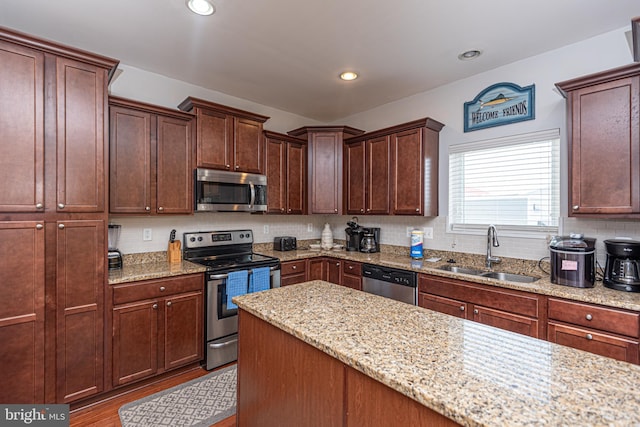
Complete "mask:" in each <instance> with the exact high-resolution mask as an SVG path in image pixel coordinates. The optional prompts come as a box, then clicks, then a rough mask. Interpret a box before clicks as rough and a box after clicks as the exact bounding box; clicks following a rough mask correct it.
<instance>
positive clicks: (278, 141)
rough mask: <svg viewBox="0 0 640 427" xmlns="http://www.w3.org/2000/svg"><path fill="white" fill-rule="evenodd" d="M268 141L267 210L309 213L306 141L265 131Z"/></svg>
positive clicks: (284, 212) (266, 168)
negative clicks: (307, 204)
mask: <svg viewBox="0 0 640 427" xmlns="http://www.w3.org/2000/svg"><path fill="white" fill-rule="evenodd" d="M264 135H265V140H266V142H265V145H266V156H265V159H266V167H265V171H266V172H265V174H266V175H267V213H276V214H289V215H303V214H305V213H306V210H307V209H306V201H307V200H306V182H307V180H306V172H307V144H306V141H302V140H299V139H297V138H292V137H290V136H288V135H283V134H279V133H276V132H271V131H264Z"/></svg>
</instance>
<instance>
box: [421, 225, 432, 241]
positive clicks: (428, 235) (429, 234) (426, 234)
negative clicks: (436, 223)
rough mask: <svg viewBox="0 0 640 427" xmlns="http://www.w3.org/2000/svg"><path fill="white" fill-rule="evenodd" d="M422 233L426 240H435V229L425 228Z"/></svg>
mask: <svg viewBox="0 0 640 427" xmlns="http://www.w3.org/2000/svg"><path fill="white" fill-rule="evenodd" d="M422 231H423V232H424V238H425V239H433V227H424V228H423V229H422Z"/></svg>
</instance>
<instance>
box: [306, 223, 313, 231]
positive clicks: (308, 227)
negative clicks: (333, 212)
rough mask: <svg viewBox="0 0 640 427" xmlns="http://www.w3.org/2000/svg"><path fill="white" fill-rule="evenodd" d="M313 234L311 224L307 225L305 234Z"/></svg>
mask: <svg viewBox="0 0 640 427" xmlns="http://www.w3.org/2000/svg"><path fill="white" fill-rule="evenodd" d="M312 232H313V224H312V223H308V224H307V233H312Z"/></svg>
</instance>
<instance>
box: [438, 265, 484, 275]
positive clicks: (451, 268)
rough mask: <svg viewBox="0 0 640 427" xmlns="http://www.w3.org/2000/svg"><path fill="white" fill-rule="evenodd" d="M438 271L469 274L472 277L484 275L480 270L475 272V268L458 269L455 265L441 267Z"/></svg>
mask: <svg viewBox="0 0 640 427" xmlns="http://www.w3.org/2000/svg"><path fill="white" fill-rule="evenodd" d="M438 270H443V271H450V272H452V273H461V274H471V275H472V276H479V275H481V274H482V273H484V271H482V270H476V269H475V268H469V267H458V266H457V265H443V266H442V267H438Z"/></svg>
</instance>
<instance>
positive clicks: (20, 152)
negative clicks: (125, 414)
mask: <svg viewBox="0 0 640 427" xmlns="http://www.w3.org/2000/svg"><path fill="white" fill-rule="evenodd" d="M0 61H1V62H2V67H0V68H1V69H0V86H1V87H2V88H3V89H2V90H0V123H3V124H6V125H3V126H0V155H1V156H2V158H3V160H6V161H5V162H3V167H2V168H0V169H2V170H1V171H0V179H3V180H4V181H5V182H10V183H11V184H10V185H8V184H7V185H3V186H0V213H2V214H3V223H2V224H3V226H2V228H1V230H2V231H1V232H0V234H2V235H4V236H9V234H12V233H18V234H21V235H22V236H21V237H20V236H14V237H20V238H24V239H28V240H24V241H18V240H17V239H12V240H11V243H12V247H13V249H12V251H5V252H4V253H9V252H12V253H15V251H17V253H21V254H22V255H21V257H23V258H24V259H23V260H22V261H21V262H24V263H32V264H33V265H31V266H30V267H29V268H26V264H25V265H23V267H24V268H23V269H22V270H21V271H20V272H18V273H16V272H14V274H13V275H12V276H13V277H15V278H16V279H13V280H17V281H18V282H16V283H13V284H12V279H7V276H6V275H4V274H3V275H2V277H3V279H2V281H0V293H1V294H2V295H3V296H4V297H5V298H6V301H14V302H13V303H12V304H11V305H12V306H13V305H15V304H16V302H17V301H22V302H24V307H20V310H22V311H23V314H24V316H23V315H19V316H18V315H14V314H10V316H12V320H11V321H10V322H9V323H11V325H12V326H11V327H10V328H5V327H8V326H9V325H8V324H7V323H6V321H7V318H5V317H4V314H5V313H2V314H0V319H2V320H0V322H3V321H4V324H2V323H0V325H2V332H1V333H4V334H6V335H4V336H3V337H2V342H3V343H7V345H6V346H5V350H3V352H4V351H11V352H12V354H11V355H10V356H5V355H4V353H3V356H2V357H3V359H2V362H9V361H11V360H15V361H19V362H15V363H2V364H1V365H0V377H2V378H8V379H9V380H8V381H10V383H7V384H14V385H16V387H15V389H12V388H11V387H9V388H8V390H7V392H9V393H12V394H14V393H15V396H16V397H15V398H10V399H5V401H8V402H14V401H16V399H20V400H22V401H24V403H44V402H49V403H69V402H72V401H77V400H79V399H83V398H86V397H89V396H93V395H95V394H98V393H100V392H102V391H103V389H104V381H103V374H102V366H103V364H104V353H103V348H104V330H103V326H104V323H103V321H104V286H105V283H106V269H105V259H104V258H105V256H106V250H107V243H106V240H107V239H106V221H107V214H108V213H107V209H106V206H107V192H106V183H107V178H108V177H107V175H106V173H107V170H108V165H107V163H106V162H107V159H108V152H107V150H108V144H107V122H108V117H107V114H106V112H107V84H108V81H109V79H110V78H111V76H112V75H113V73H114V72H115V69H116V66H117V64H118V61H116V60H114V59H111V58H106V57H103V56H99V55H94V54H92V53H90V52H85V51H81V50H78V49H74V48H69V47H66V46H62V45H59V44H57V43H52V42H49V41H46V40H42V39H38V38H35V37H32V36H29V35H26V34H22V33H17V32H13V31H11V30H8V29H5V28H3V29H0ZM25 224H31V225H25ZM25 227H26V228H25ZM29 228H33V230H32V231H33V232H34V234H33V235H32V236H30V237H29V234H30V233H31V231H29V230H28V229H29ZM10 230H13V231H10ZM18 230H21V231H20V232H18ZM13 257H14V255H13V254H12V255H10V256H9V257H8V258H6V259H8V260H11V261H10V262H8V263H7V264H4V263H3V265H2V267H0V268H7V269H13V268H17V266H18V264H17V263H16V262H17V260H15V259H13ZM41 275H42V276H41ZM12 287H14V288H15V289H14V290H11V289H10V288H12ZM30 294H32V296H33V300H32V301H29V299H31V297H28V295H30ZM11 295H14V298H12V297H11ZM34 304H35V305H34ZM19 305H22V303H20V304H17V305H16V306H15V307H14V309H13V310H15V309H16V308H17V307H18V306H19ZM42 310H44V312H42ZM16 316H17V317H16ZM20 328H22V329H23V331H22V332H23V333H24V336H25V337H28V339H25V340H24V342H21V343H20V344H19V345H18V344H16V342H15V339H14V338H15V337H12V335H11V331H12V330H13V331H17V330H18V329H20ZM34 349H35V354H34ZM34 375H36V376H37V378H35V379H34ZM16 382H19V383H20V384H19V385H18V384H17V383H16ZM27 396H30V397H27Z"/></svg>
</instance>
